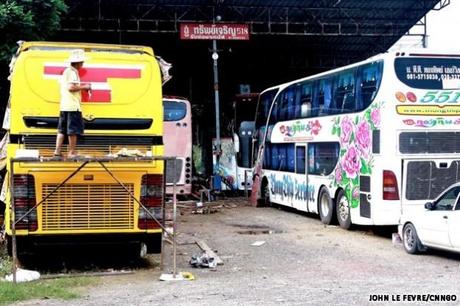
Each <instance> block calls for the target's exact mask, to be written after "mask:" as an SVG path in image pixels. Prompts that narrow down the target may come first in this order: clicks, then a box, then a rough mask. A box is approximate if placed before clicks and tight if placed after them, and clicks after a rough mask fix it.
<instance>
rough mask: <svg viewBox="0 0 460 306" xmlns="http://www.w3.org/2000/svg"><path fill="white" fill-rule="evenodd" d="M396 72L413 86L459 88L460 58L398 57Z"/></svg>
mask: <svg viewBox="0 0 460 306" xmlns="http://www.w3.org/2000/svg"><path fill="white" fill-rule="evenodd" d="M395 72H396V76H397V77H398V79H399V80H400V81H401V82H403V83H404V84H406V85H407V86H410V87H412V88H418V89H452V88H458V87H459V85H460V58H413V57H401V58H396V59H395Z"/></svg>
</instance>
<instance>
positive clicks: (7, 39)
mask: <svg viewBox="0 0 460 306" xmlns="http://www.w3.org/2000/svg"><path fill="white" fill-rule="evenodd" d="M66 12H67V6H66V4H65V2H64V0H40V1H37V0H4V1H2V2H1V3H0V33H2V36H3V39H2V41H1V42H0V61H3V62H5V61H9V59H10V58H11V56H12V54H13V53H14V51H15V49H16V48H17V45H16V42H17V41H18V40H43V39H45V38H46V37H47V36H48V35H51V34H53V33H54V32H55V31H57V30H58V29H59V25H60V22H61V16H62V15H63V14H64V13H66Z"/></svg>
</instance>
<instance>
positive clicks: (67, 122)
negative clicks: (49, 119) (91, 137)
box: [58, 111, 84, 135]
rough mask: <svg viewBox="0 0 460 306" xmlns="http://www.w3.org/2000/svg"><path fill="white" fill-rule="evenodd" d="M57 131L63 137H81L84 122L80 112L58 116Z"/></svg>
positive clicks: (62, 113) (63, 113)
mask: <svg viewBox="0 0 460 306" xmlns="http://www.w3.org/2000/svg"><path fill="white" fill-rule="evenodd" d="M58 131H59V133H61V134H64V135H83V131H84V122H83V117H82V116H81V112H78V111H76V112H62V111H61V113H60V115H59V122H58Z"/></svg>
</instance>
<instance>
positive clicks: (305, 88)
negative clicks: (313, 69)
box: [300, 83, 312, 118]
mask: <svg viewBox="0 0 460 306" xmlns="http://www.w3.org/2000/svg"><path fill="white" fill-rule="evenodd" d="M300 99H301V101H300V102H301V107H300V116H301V118H308V117H311V113H312V88H311V84H308V83H304V84H302V93H301V96H300Z"/></svg>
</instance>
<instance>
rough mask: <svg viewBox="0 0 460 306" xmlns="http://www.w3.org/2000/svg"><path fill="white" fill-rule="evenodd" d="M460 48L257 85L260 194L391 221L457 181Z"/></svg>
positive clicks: (325, 215) (332, 213) (323, 214)
mask: <svg viewBox="0 0 460 306" xmlns="http://www.w3.org/2000/svg"><path fill="white" fill-rule="evenodd" d="M459 127H460V55H447V54H439V53H430V54H428V53H427V52H426V51H425V50H423V52H422V51H418V52H397V53H395V52H393V53H387V54H382V55H378V56H375V57H373V58H371V59H369V60H366V61H363V62H360V63H356V64H353V65H349V66H346V67H343V68H339V69H335V70H332V71H328V72H325V73H322V74H318V75H315V76H311V77H307V78H304V79H299V80H296V81H293V82H289V83H286V84H282V85H279V86H275V87H272V88H269V89H267V90H265V91H264V92H262V94H261V97H260V100H259V103H258V108H257V119H256V135H257V137H258V142H257V141H256V146H254V148H255V149H257V148H259V149H258V151H257V152H256V154H255V156H256V157H257V160H256V164H255V169H257V170H255V173H254V174H255V175H256V177H257V179H256V180H255V182H258V183H259V184H260V186H259V187H256V188H255V189H254V190H259V196H260V198H262V199H264V200H265V201H270V202H273V203H277V204H280V205H285V206H290V207H293V208H296V209H298V210H301V211H307V212H312V213H316V214H319V215H320V218H321V220H322V221H323V222H324V223H327V224H329V223H331V222H333V221H334V219H337V220H338V222H339V224H340V226H342V227H344V228H349V227H350V225H351V224H361V225H396V224H398V222H399V217H400V215H401V213H402V211H403V210H404V209H415V208H419V207H421V206H422V204H424V203H425V202H427V201H428V200H431V199H434V198H435V197H436V196H438V195H439V194H440V193H441V192H442V191H443V190H444V189H445V188H446V187H448V186H449V185H451V184H453V183H455V182H457V181H459V180H460V158H459V157H458V156H459V155H458V154H459V153H460V129H459Z"/></svg>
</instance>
